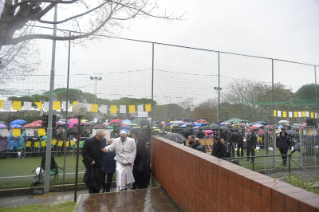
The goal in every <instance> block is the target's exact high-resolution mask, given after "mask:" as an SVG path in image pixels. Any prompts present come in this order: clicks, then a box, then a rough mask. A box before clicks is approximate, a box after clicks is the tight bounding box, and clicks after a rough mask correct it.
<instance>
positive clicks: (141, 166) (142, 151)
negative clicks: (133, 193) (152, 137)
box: [132, 130, 147, 189]
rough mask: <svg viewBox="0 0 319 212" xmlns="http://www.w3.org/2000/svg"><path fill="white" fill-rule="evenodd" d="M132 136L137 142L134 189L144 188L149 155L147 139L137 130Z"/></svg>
mask: <svg viewBox="0 0 319 212" xmlns="http://www.w3.org/2000/svg"><path fill="white" fill-rule="evenodd" d="M132 138H133V139H134V140H135V144H136V157H135V160H134V166H133V176H134V179H135V182H134V183H133V189H141V188H143V184H145V183H143V175H144V172H145V166H146V157H147V152H146V146H145V140H144V138H143V137H140V136H139V132H138V131H137V130H135V131H134V132H133V135H132Z"/></svg>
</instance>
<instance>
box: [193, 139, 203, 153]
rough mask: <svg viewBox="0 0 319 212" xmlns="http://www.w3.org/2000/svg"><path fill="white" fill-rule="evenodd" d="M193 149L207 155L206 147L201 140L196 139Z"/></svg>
mask: <svg viewBox="0 0 319 212" xmlns="http://www.w3.org/2000/svg"><path fill="white" fill-rule="evenodd" d="M192 148H193V149H196V150H198V151H201V152H204V153H206V150H205V147H204V146H203V145H202V144H201V143H200V141H199V138H195V139H194V144H193V145H192Z"/></svg>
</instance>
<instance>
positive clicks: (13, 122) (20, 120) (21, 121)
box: [10, 119, 27, 125]
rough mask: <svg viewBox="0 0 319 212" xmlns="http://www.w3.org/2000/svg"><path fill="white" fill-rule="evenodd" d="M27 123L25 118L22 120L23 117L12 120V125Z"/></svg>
mask: <svg viewBox="0 0 319 212" xmlns="http://www.w3.org/2000/svg"><path fill="white" fill-rule="evenodd" d="M25 123H27V122H26V121H25V120H22V119H16V120H14V121H12V122H11V123H10V125H15V124H25Z"/></svg>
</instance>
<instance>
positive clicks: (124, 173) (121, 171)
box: [102, 131, 136, 191]
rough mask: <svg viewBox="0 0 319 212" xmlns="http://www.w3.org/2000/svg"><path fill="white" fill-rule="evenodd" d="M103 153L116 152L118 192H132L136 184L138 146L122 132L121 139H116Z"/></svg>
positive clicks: (103, 149)
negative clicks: (135, 163) (134, 166)
mask: <svg viewBox="0 0 319 212" xmlns="http://www.w3.org/2000/svg"><path fill="white" fill-rule="evenodd" d="M102 151H103V152H111V151H115V153H116V156H115V158H114V160H116V187H117V191H121V190H130V189H131V188H132V185H133V183H134V182H135V180H134V177H133V164H134V160H135V157H136V145H135V141H134V139H132V138H129V137H127V134H126V132H125V131H121V132H120V138H116V139H114V141H113V143H112V144H111V145H109V146H106V147H105V148H102Z"/></svg>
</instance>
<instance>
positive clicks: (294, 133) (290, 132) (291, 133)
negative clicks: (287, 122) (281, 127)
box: [286, 130, 298, 135]
mask: <svg viewBox="0 0 319 212" xmlns="http://www.w3.org/2000/svg"><path fill="white" fill-rule="evenodd" d="M286 132H287V134H288V135H297V134H298V132H297V131H294V130H287V131H286Z"/></svg>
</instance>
